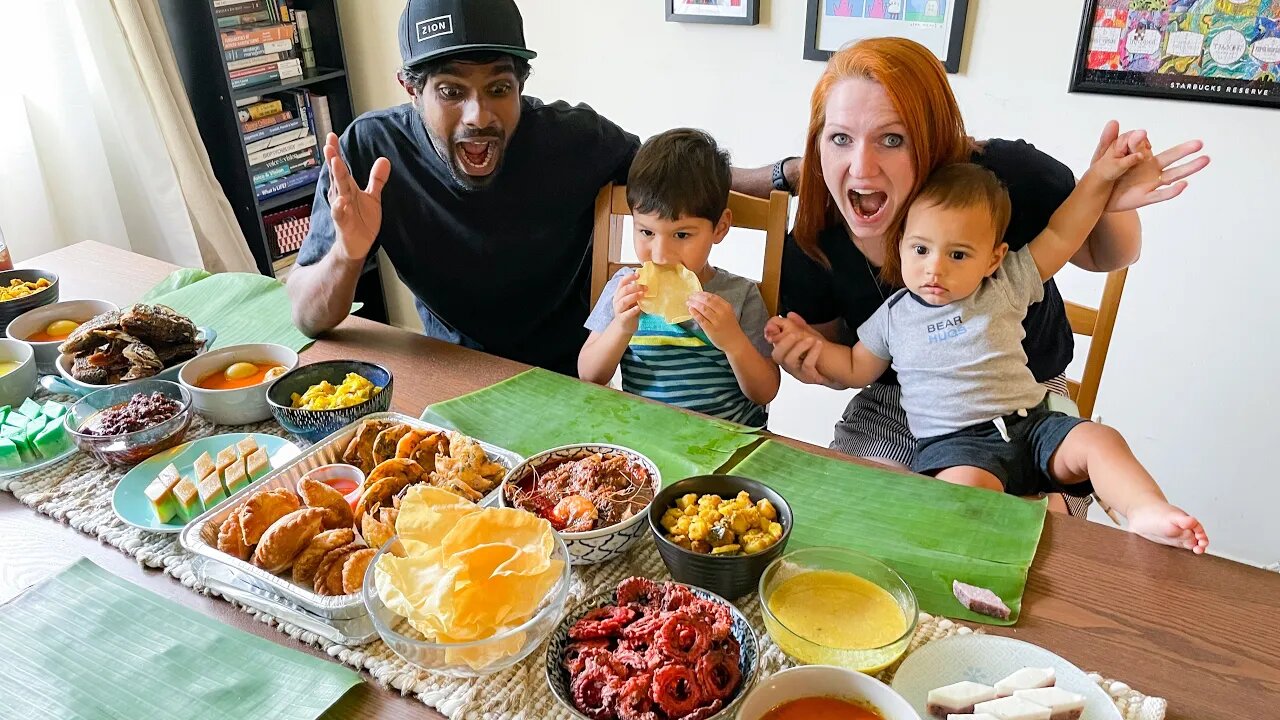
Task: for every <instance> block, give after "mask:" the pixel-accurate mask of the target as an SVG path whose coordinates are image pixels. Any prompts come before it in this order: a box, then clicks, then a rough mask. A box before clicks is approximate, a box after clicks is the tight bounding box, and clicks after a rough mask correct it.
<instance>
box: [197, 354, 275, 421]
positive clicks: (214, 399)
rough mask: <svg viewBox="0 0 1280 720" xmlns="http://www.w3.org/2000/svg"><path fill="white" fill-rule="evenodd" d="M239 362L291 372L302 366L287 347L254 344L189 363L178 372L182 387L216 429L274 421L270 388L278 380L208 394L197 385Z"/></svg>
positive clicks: (202, 357) (198, 357)
mask: <svg viewBox="0 0 1280 720" xmlns="http://www.w3.org/2000/svg"><path fill="white" fill-rule="evenodd" d="M238 362H252V363H258V364H260V365H261V364H266V365H283V366H284V368H285V370H286V371H289V370H292V369H294V368H295V367H297V366H298V353H296V352H294V351H292V350H290V349H289V348H287V347H285V346H283V345H275V344H273V343H251V344H247V345H231V346H229V347H225V348H219V349H217V350H212V351H210V352H207V353H205V354H203V355H197V356H196V357H194V358H191V359H190V360H188V361H187V362H186V363H185V364H184V365H183V366H182V369H181V370H179V371H178V383H179V384H181V385H182V387H184V388H186V389H187V392H189V393H191V400H192V403H193V404H194V405H195V408H196V412H198V413H200V414H201V415H202V416H204V417H205V419H207V420H208V421H209V422H211V423H214V424H215V425H247V424H249V423H255V422H262V421H263V420H267V419H269V418H270V417H271V406H270V405H268V404H267V388H268V387H270V386H271V383H272V382H273V381H274V380H275V378H272V379H271V380H265V381H263V382H260V383H258V384H257V385H250V386H248V387H242V388H235V389H233V390H206V389H204V388H201V387H198V386H197V385H196V383H197V382H199V381H200V378H203V377H206V376H208V375H210V374H212V373H219V372H222V371H223V370H226V369H227V366H229V365H231V364H232V363H238Z"/></svg>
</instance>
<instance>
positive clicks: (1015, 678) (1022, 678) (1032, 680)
mask: <svg viewBox="0 0 1280 720" xmlns="http://www.w3.org/2000/svg"><path fill="white" fill-rule="evenodd" d="M1055 682H1057V676H1056V675H1055V674H1054V672H1053V668H1032V667H1029V668H1022V669H1021V670H1019V671H1017V672H1015V673H1014V674H1012V675H1010V676H1009V677H1007V678H1005V679H1003V680H1001V681H1000V682H998V683H996V695H997V696H999V697H1009V696H1010V695H1012V694H1014V693H1015V692H1017V691H1019V690H1034V689H1036V688H1047V687H1053V684H1054V683H1055Z"/></svg>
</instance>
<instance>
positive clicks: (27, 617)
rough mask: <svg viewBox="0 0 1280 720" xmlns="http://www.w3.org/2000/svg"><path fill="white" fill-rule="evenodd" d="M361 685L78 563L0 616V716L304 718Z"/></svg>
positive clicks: (328, 666) (334, 668)
mask: <svg viewBox="0 0 1280 720" xmlns="http://www.w3.org/2000/svg"><path fill="white" fill-rule="evenodd" d="M359 682H360V677H359V676H358V675H357V674H356V673H354V672H352V671H351V670H349V669H347V668H345V667H343V666H341V665H338V664H336V663H331V662H326V661H324V660H319V659H316V658H313V657H311V656H309V655H306V654H304V653H301V652H297V651H295V650H289V649H286V648H283V647H280V646H279V645H276V644H275V643H272V642H270V641H267V640H263V639H262V638H259V637H256V636H254V635H250V634H249V633H246V632H243V631H241V630H236V629H235V628H231V627H228V626H226V625H223V624H221V623H219V622H217V621H216V620H213V619H210V618H207V617H205V616H204V615H201V614H200V613H197V612H195V611H193V610H189V609H187V608H184V607H181V606H179V605H177V604H175V603H173V602H171V601H169V600H165V599H164V598H161V597H159V596H158V595H155V594H153V593H150V592H148V591H146V590H143V589H141V588H139V587H138V586H136V585H134V584H133V583H130V582H127V581H125V580H122V579H120V578H118V577H116V576H115V575H112V574H111V573H109V572H107V571H105V570H103V569H102V568H100V567H98V566H97V565H95V564H93V563H92V562H90V561H89V560H86V559H81V560H79V561H77V562H76V563H75V564H73V565H72V566H71V567H69V568H67V569H66V570H63V571H62V572H60V573H58V574H57V575H55V576H54V577H52V578H50V579H48V580H46V581H45V582H43V583H41V584H40V585H37V586H36V587H34V588H32V589H30V590H28V591H27V592H26V593H24V594H22V595H20V596H18V597H17V598H16V599H14V600H13V601H11V602H10V603H9V604H7V605H4V606H2V607H0V697H2V698H4V699H3V701H0V716H3V717H23V718H32V717H56V718H68V719H72V718H74V719H80V718H83V719H85V720H90V719H93V720H97V719H99V718H108V717H110V718H161V717H183V718H202V719H204V718H209V719H214V718H228V719H229V720H231V719H234V720H240V719H241V718H249V717H252V718H272V719H273V720H311V719H312V718H316V717H319V716H320V714H321V713H323V712H324V711H325V709H326V708H328V707H329V706H330V705H332V704H333V703H334V702H336V701H337V700H338V698H340V697H342V695H343V693H345V692H346V691H347V690H348V689H350V688H351V687H352V686H354V685H356V684H358V683H359ZM11 711H18V712H19V714H18V715H10V714H9V713H10V712H11Z"/></svg>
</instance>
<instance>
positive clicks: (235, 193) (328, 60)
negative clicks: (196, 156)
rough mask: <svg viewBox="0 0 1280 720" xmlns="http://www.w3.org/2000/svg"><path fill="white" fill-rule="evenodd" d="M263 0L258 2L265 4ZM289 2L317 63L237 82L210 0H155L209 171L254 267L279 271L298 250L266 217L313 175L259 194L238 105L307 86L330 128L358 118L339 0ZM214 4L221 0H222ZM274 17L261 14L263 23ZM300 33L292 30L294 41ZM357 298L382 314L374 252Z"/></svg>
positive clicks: (309, 191) (294, 199)
mask: <svg viewBox="0 0 1280 720" xmlns="http://www.w3.org/2000/svg"><path fill="white" fill-rule="evenodd" d="M250 1H251V0H245V1H244V3H243V4H245V5H248V4H249V2H250ZM267 1H268V0H264V2H263V7H264V8H265V7H266V2H267ZM273 1H278V0H273ZM286 2H287V4H288V6H289V7H290V9H291V11H298V10H301V11H305V13H306V15H307V21H308V22H307V24H308V26H309V29H310V37H311V46H312V49H313V51H314V57H315V60H314V63H315V64H314V67H304V68H303V70H302V74H301V75H299V76H295V77H288V78H286V79H284V80H283V81H282V80H274V81H272V82H267V83H264V84H259V85H253V86H249V87H243V88H236V87H235V84H234V83H233V79H232V73H233V72H234V71H232V70H228V69H227V61H226V58H225V56H224V48H223V44H222V36H221V32H223V31H226V30H230V29H231V28H230V27H220V26H219V22H218V19H219V18H218V12H217V11H216V9H215V0H160V8H161V12H162V13H163V15H164V20H165V26H166V28H167V29H168V32H169V38H170V42H171V43H172V44H173V50H174V54H175V55H176V56H177V61H178V68H179V71H180V72H181V74H182V81H183V84H184V86H185V87H186V91H187V97H188V98H189V99H190V101H191V108H192V111H193V112H194V114H195V119H196V126H197V127H198V128H199V130H200V137H201V139H203V141H204V145H205V149H206V150H207V151H208V153H209V160H210V163H211V164H212V165H213V171H214V174H215V175H216V176H217V178H218V182H219V184H221V185H222V189H223V192H225V193H226V196H227V199H228V200H229V201H230V202H231V207H232V209H233V210H234V211H235V216H236V220H237V222H238V223H239V224H240V229H241V230H242V231H243V232H244V236H245V239H246V241H247V242H248V244H249V249H250V251H252V253H253V257H254V260H255V262H256V263H257V266H258V271H259V272H261V273H262V274H264V275H271V276H274V277H279V278H281V279H284V278H285V277H287V275H288V271H289V270H290V269H291V267H292V259H293V257H295V256H296V253H297V251H296V250H291V251H287V252H283V253H282V252H281V251H280V250H279V249H278V248H277V247H276V241H275V231H274V230H273V229H272V228H271V227H269V226H268V224H267V223H266V222H264V220H263V218H264V216H269V215H271V216H276V215H279V214H281V213H283V214H286V215H287V214H288V212H287V211H289V210H291V209H297V208H300V207H303V206H306V205H309V204H310V203H311V200H312V198H313V197H314V195H315V181H314V180H311V181H309V182H306V183H305V184H304V185H301V186H298V187H294V188H289V189H287V190H285V191H283V192H280V193H279V194H275V195H272V196H270V197H267V198H265V199H259V197H258V193H257V192H255V187H254V182H253V178H254V171H253V170H251V163H250V155H251V153H250V151H249V150H248V149H247V148H246V143H245V139H244V129H243V127H242V125H241V120H240V118H239V117H238V111H239V110H240V109H242V106H243V105H244V103H245V102H246V101H247V100H248V99H250V98H255V97H260V98H263V100H270V99H272V98H280V97H288V96H290V95H293V94H294V93H295V92H298V93H300V92H301V91H306V92H308V93H312V94H314V95H321V96H323V97H324V98H326V99H327V103H328V109H329V117H330V120H331V122H332V125H333V131H334V132H336V133H338V134H339V135H341V134H342V131H343V130H345V129H346V128H347V126H348V125H350V124H351V121H352V120H353V119H354V118H355V113H354V110H353V107H352V101H351V88H350V86H349V84H348V79H347V72H346V67H347V61H346V53H345V51H344V49H343V46H342V32H341V24H340V22H341V21H340V19H339V17H338V7H337V5H338V0H286ZM217 4H218V5H219V6H222V5H225V4H226V3H225V2H219V3H217ZM223 12H225V9H224V10H223ZM274 22H276V21H274V20H264V21H262V23H261V26H268V25H270V24H273V23H274ZM256 27H257V26H256V25H249V26H246V27H244V28H242V29H244V30H253V29H256ZM298 41H299V39H298V38H296V36H295V39H294V42H295V43H297V42H298ZM297 54H298V56H299V57H301V55H302V53H301V52H300V51H299V52H298V53H297ZM281 74H283V73H281ZM286 106H287V104H286ZM299 110H300V108H299ZM298 114H299V115H302V114H303V113H301V112H299V113H298ZM318 143H319V144H320V145H323V144H324V139H323V138H318ZM318 154H319V153H318V152H317V155H318ZM355 300H356V302H360V303H363V304H364V307H363V308H362V309H361V310H360V311H359V312H358V313H357V314H358V315H360V316H362V317H365V318H368V319H370V320H376V321H378V322H383V323H385V322H387V303H386V296H385V294H384V292H383V287H382V279H381V276H380V274H379V270H378V259H377V257H376V256H371V257H370V258H369V261H368V262H367V263H365V267H364V270H363V271H362V272H361V276H360V281H359V282H358V283H357V285H356V297H355Z"/></svg>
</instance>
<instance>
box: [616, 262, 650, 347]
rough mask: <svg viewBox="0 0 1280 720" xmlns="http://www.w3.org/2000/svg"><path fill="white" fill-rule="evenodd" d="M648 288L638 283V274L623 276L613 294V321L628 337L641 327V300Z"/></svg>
mask: <svg viewBox="0 0 1280 720" xmlns="http://www.w3.org/2000/svg"><path fill="white" fill-rule="evenodd" d="M646 292H648V288H646V287H645V286H644V285H641V284H640V283H639V282H637V281H636V274H635V273H629V274H627V275H623V276H622V279H621V280H619V281H618V287H617V288H616V289H615V290H614V293H613V321H614V322H615V323H618V327H619V328H621V329H622V330H623V331H624V332H626V333H627V334H628V335H634V334H635V333H636V330H637V329H638V328H639V327H640V300H641V298H643V297H644V294H645V293H646Z"/></svg>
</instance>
